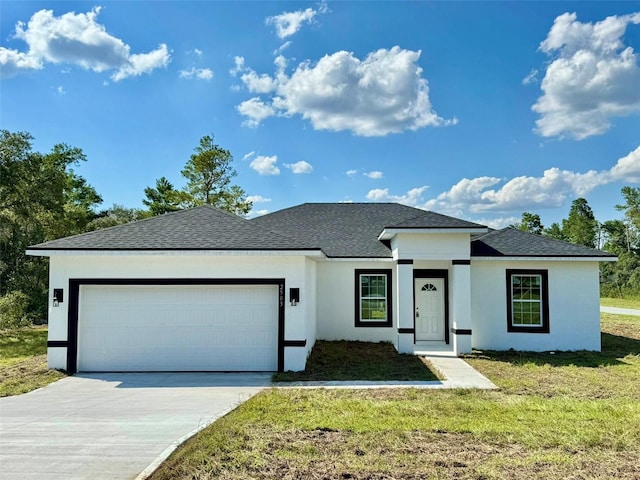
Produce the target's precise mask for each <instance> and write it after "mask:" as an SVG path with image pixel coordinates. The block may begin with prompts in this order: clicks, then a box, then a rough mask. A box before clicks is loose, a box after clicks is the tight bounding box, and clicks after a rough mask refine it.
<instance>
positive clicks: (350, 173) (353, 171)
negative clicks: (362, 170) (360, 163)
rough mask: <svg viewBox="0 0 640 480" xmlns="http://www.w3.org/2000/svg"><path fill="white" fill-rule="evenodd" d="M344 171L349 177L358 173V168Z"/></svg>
mask: <svg viewBox="0 0 640 480" xmlns="http://www.w3.org/2000/svg"><path fill="white" fill-rule="evenodd" d="M344 173H345V174H346V175H347V177H353V176H354V175H355V174H356V173H358V170H353V169H351V170H347V171H346V172H344Z"/></svg>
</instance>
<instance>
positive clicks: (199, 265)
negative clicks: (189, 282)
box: [48, 253, 315, 371]
mask: <svg viewBox="0 0 640 480" xmlns="http://www.w3.org/2000/svg"><path fill="white" fill-rule="evenodd" d="M312 263H313V262H311V264H312ZM310 267H311V265H310V264H309V263H307V259H306V258H305V257H304V256H270V255H266V256H261V255H243V256H237V255H236V256H222V255H202V254H197V255H196V254H193V255H189V254H188V253H186V254H183V255H166V254H162V253H159V254H154V255H132V254H125V255H117V254H116V255H54V256H52V257H51V258H50V264H49V292H50V293H49V340H50V341H52V340H67V314H68V307H69V279H74V278H76V279H79V278H141V279H144V278H168V279H173V278H203V279H215V278H284V279H285V337H284V338H285V340H305V339H306V340H307V348H304V347H287V348H285V358H284V361H285V362H284V363H285V365H284V368H285V370H294V371H297V370H303V369H304V365H305V361H306V358H307V353H308V349H309V348H310V347H309V342H311V345H313V341H315V338H313V337H312V338H309V337H308V333H309V332H311V333H312V334H313V324H314V323H315V318H314V316H308V315H307V311H308V310H309V309H311V304H312V302H313V299H312V298H313V297H309V298H308V299H307V295H308V291H309V290H313V285H312V286H311V287H310V288H308V287H307V282H308V281H309V277H310V275H312V274H310V273H308V272H307V271H306V270H307V268H310ZM311 268H312V267H311ZM290 287H298V288H300V296H301V300H302V301H301V304H300V305H297V306H295V307H293V306H291V304H290V302H289V301H288V300H289V288H290ZM54 288H62V289H64V302H63V303H61V304H60V305H59V306H58V307H53V305H52V296H53V293H52V292H53V289H54ZM295 351H298V352H295ZM48 364H49V367H50V368H61V369H66V367H67V362H66V348H64V347H49V348H48Z"/></svg>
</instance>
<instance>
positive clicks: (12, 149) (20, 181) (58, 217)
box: [0, 130, 102, 320]
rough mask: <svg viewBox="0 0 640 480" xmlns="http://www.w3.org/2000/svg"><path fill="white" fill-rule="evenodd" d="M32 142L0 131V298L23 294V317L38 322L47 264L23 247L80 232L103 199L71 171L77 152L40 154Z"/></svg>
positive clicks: (64, 149)
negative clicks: (35, 150)
mask: <svg viewBox="0 0 640 480" xmlns="http://www.w3.org/2000/svg"><path fill="white" fill-rule="evenodd" d="M32 143H33V137H32V136H31V135H30V134H29V133H27V132H15V133H12V132H9V131H8V130H0V296H6V297H7V298H5V300H4V302H5V304H6V302H7V301H12V302H13V303H15V302H17V301H18V300H17V299H21V298H24V296H23V295H21V294H24V295H26V297H27V299H28V304H27V305H26V307H24V310H25V312H26V316H27V317H28V318H29V319H31V320H40V319H44V318H46V306H47V291H48V289H47V260H46V259H44V258H42V257H30V256H27V255H26V253H25V251H26V249H27V247H28V246H29V245H33V244H36V243H41V242H44V241H46V240H52V239H54V238H59V237H62V236H65V235H70V234H73V233H79V232H80V231H83V230H84V228H85V227H86V225H87V224H88V222H89V221H90V220H91V219H92V218H93V215H94V213H93V206H94V205H96V204H98V203H100V202H101V201H102V199H101V198H100V196H99V195H98V194H97V193H96V191H95V190H94V189H93V187H91V186H90V185H89V184H88V183H87V182H86V180H85V179H84V178H82V177H81V176H79V175H77V174H76V173H74V171H73V169H72V167H73V166H75V165H78V164H79V163H80V162H81V161H85V160H86V157H85V155H84V153H83V152H82V150H81V149H79V148H75V147H69V146H68V145H65V144H58V145H55V146H54V147H53V149H52V150H51V152H50V153H48V154H42V153H39V152H34V151H33V149H32ZM7 299H9V300H7ZM11 299H14V300H15V302H14V300H11ZM5 306H6V305H5ZM7 308H8V307H7Z"/></svg>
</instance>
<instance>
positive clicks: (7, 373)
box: [0, 327, 65, 397]
mask: <svg viewBox="0 0 640 480" xmlns="http://www.w3.org/2000/svg"><path fill="white" fill-rule="evenodd" d="M64 376H65V374H64V373H62V372H60V371H57V370H50V369H48V368H47V328H46V327H30V328H21V329H16V330H3V331H2V332H0V397H7V396H10V395H19V394H21V393H26V392H30V391H31V390H35V389H37V388H40V387H44V386H45V385H48V384H50V383H52V382H55V381H56V380H59V379H61V378H62V377H64Z"/></svg>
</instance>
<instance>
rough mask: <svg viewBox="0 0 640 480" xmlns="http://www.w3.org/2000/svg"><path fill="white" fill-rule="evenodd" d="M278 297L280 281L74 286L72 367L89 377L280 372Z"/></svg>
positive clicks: (86, 283) (90, 283)
mask: <svg viewBox="0 0 640 480" xmlns="http://www.w3.org/2000/svg"><path fill="white" fill-rule="evenodd" d="M283 290H284V281H283V280H236V281H232V282H230V281H223V280H216V281H197V280H191V281H181V282H169V281H167V282H160V281H154V282H145V281H138V282H131V281H120V282H118V281H109V280H104V281H75V282H74V281H72V282H71V298H70V303H71V305H70V318H69V320H70V323H71V324H72V325H74V326H75V327H76V331H75V332H71V333H72V335H71V336H70V337H73V336H75V337H76V338H75V340H76V341H75V344H76V349H74V348H73V345H70V347H71V350H72V351H73V350H76V351H75V357H76V358H75V359H74V358H73V356H74V355H73V354H72V355H71V357H70V358H69V363H71V365H74V364H75V365H77V370H78V371H86V372H106V371H147V372H148V371H275V370H278V367H279V355H280V351H281V348H280V345H279V338H280V337H279V334H280V328H281V323H282V322H283V318H282V317H283V309H282V298H281V297H282V292H283ZM73 333H75V335H73ZM70 339H71V338H70ZM71 340H73V339H71ZM72 343H73V342H72ZM74 360H75V361H74Z"/></svg>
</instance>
